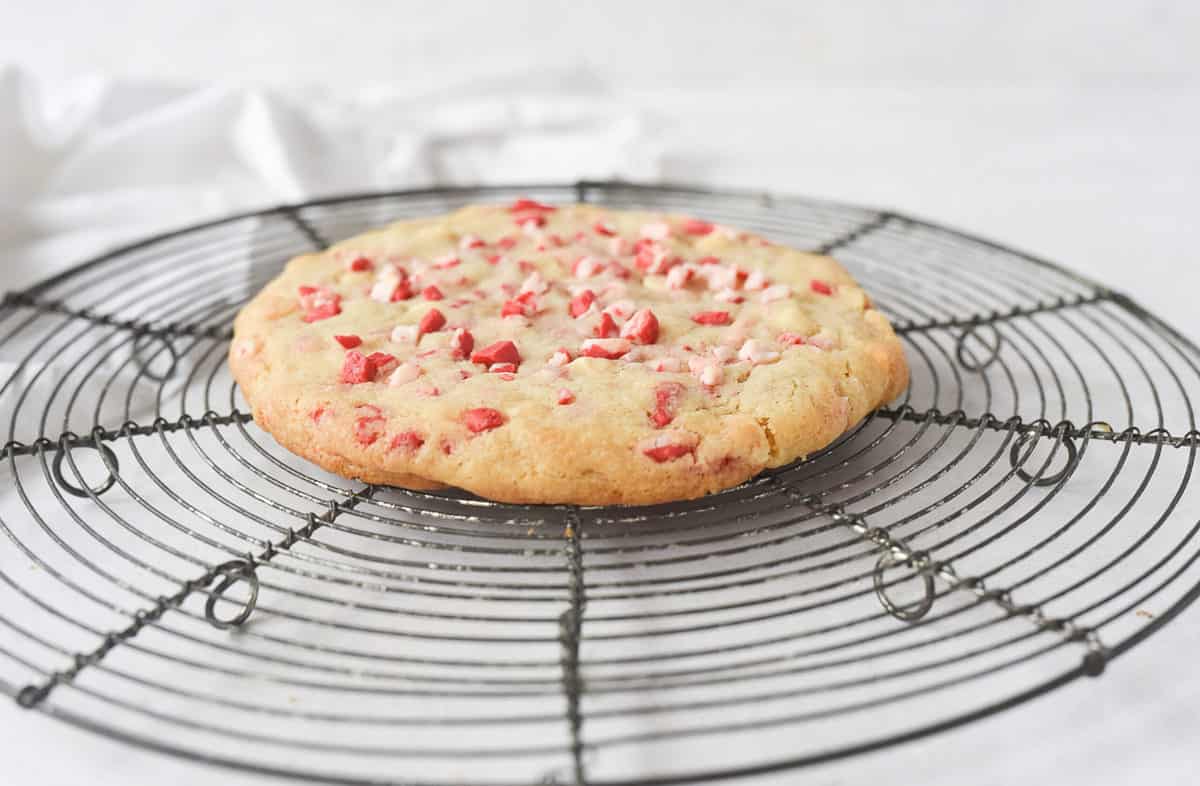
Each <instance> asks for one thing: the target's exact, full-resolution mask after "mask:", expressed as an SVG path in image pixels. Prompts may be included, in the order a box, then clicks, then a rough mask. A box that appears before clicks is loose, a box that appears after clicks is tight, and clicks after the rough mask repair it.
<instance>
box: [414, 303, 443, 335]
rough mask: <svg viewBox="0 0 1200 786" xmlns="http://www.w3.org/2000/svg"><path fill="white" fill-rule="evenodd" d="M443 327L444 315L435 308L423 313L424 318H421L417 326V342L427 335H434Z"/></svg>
mask: <svg viewBox="0 0 1200 786" xmlns="http://www.w3.org/2000/svg"><path fill="white" fill-rule="evenodd" d="M445 326H446V315H445V314H443V313H442V312H440V311H438V310H437V309H436V308H431V309H429V310H428V311H426V312H425V316H423V317H421V321H420V322H419V323H418V324H417V340H418V341H420V339H421V336H424V335H425V334H427V333H436V332H438V331H439V330H441V329H442V328H443V327H445Z"/></svg>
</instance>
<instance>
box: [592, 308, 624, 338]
mask: <svg viewBox="0 0 1200 786" xmlns="http://www.w3.org/2000/svg"><path fill="white" fill-rule="evenodd" d="M619 333H620V329H619V328H618V327H617V323H616V322H614V321H613V318H612V315H610V314H609V313H608V311H607V310H605V311H603V312H601V314H600V321H599V322H597V323H596V326H595V327H593V328H592V335H593V336H595V337H596V338H612V337H613V336H616V335H618V334H619Z"/></svg>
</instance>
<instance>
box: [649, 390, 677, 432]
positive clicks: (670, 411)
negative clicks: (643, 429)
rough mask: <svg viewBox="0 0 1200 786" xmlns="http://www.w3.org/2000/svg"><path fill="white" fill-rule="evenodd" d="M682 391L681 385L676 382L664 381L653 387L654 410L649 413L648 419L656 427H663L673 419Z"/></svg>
mask: <svg viewBox="0 0 1200 786" xmlns="http://www.w3.org/2000/svg"><path fill="white" fill-rule="evenodd" d="M683 391H684V387H683V385H681V384H679V383H678V382H664V383H663V384H661V385H659V386H658V387H656V388H655V389H654V411H653V412H651V413H650V420H651V421H652V422H653V423H654V426H655V427H656V428H663V427H664V426H666V425H667V424H669V423H670V422H671V421H672V420H674V419H675V413H676V412H677V411H678V409H679V397H680V396H681V395H683Z"/></svg>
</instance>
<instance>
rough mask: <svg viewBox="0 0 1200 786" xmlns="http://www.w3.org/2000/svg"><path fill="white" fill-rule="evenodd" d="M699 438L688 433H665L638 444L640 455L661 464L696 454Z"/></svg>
mask: <svg viewBox="0 0 1200 786" xmlns="http://www.w3.org/2000/svg"><path fill="white" fill-rule="evenodd" d="M698 444H700V437H699V436H697V435H696V434H693V433H692V432H690V431H665V432H663V433H662V434H659V435H657V436H654V437H650V438H649V439H644V440H642V441H641V442H639V443H638V445H637V447H638V450H640V451H641V453H642V455H644V456H646V457H648V458H650V459H652V460H654V461H655V462H657V463H659V464H662V463H664V462H667V461H674V460H676V459H679V458H682V457H684V456H687V455H689V454H693V453H695V452H696V446H697V445H698Z"/></svg>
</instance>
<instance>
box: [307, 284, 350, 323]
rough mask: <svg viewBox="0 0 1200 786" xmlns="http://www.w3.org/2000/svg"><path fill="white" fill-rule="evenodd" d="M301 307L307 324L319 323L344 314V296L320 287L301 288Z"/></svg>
mask: <svg viewBox="0 0 1200 786" xmlns="http://www.w3.org/2000/svg"><path fill="white" fill-rule="evenodd" d="M300 307H301V308H302V309H304V314H303V315H302V316H301V317H300V318H301V319H302V320H304V321H305V322H318V321H320V320H322V319H329V318H330V317H336V316H337V315H338V314H340V313H342V296H341V295H339V294H338V293H336V292H330V291H329V290H327V289H321V288H319V287H309V286H302V287H300Z"/></svg>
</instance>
